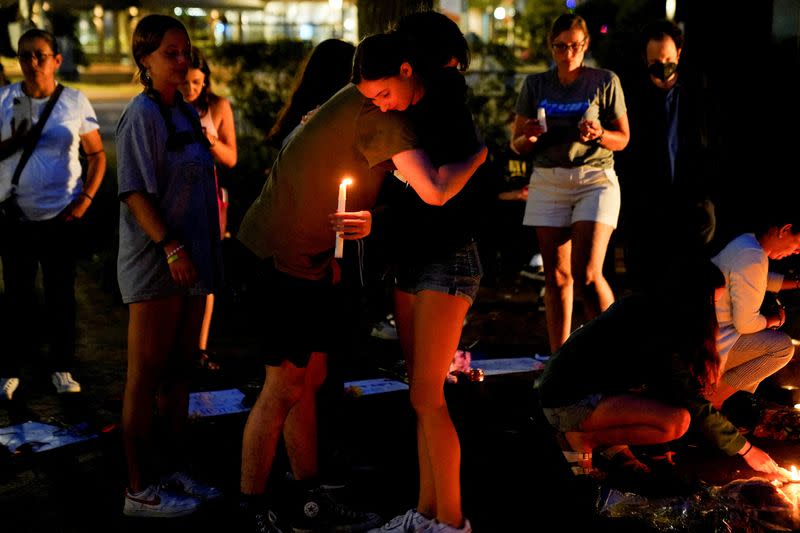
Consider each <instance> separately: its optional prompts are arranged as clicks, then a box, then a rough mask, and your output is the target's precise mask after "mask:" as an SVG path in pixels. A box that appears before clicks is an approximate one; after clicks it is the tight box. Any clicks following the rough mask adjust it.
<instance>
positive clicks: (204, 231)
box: [117, 94, 222, 303]
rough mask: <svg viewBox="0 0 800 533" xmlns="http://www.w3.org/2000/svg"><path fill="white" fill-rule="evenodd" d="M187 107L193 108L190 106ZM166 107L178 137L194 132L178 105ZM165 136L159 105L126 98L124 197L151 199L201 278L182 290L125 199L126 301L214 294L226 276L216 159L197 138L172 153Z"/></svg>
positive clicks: (120, 148)
mask: <svg viewBox="0 0 800 533" xmlns="http://www.w3.org/2000/svg"><path fill="white" fill-rule="evenodd" d="M186 109H187V110H188V111H189V112H190V113H195V112H194V111H193V110H192V109H191V108H190V107H189V106H186ZM169 111H170V113H171V118H172V121H173V124H174V125H175V131H176V132H177V133H178V135H184V136H185V135H187V134H191V132H192V131H193V130H192V124H191V122H190V121H189V119H188V117H187V116H186V114H184V112H183V111H181V110H180V109H179V108H178V105H175V106H173V107H171V108H170V109H169ZM195 115H196V113H195ZM168 137H169V135H168V131H167V126H166V124H165V121H164V118H163V117H162V116H161V112H160V111H159V108H158V104H156V103H155V102H154V101H153V100H152V99H151V98H149V97H148V96H146V95H144V94H140V95H138V96H136V97H135V98H133V100H131V101H130V103H128V106H127V107H126V108H125V111H123V113H122V117H121V118H120V120H119V124H118V125H117V179H118V183H119V195H120V198H122V197H124V196H125V195H126V194H128V193H131V192H144V193H148V194H150V195H151V196H152V198H153V201H154V203H155V205H156V207H157V208H158V210H159V212H160V214H161V216H162V217H163V218H164V220H165V222H166V224H167V228H168V229H169V231H170V233H171V234H172V235H174V236H175V238H176V239H177V240H178V241H179V242H180V243H181V244H183V245H184V247H185V250H186V251H187V252H188V253H189V255H190V256H191V258H192V261H193V262H194V266H195V268H196V269H197V272H198V275H199V279H198V281H197V283H196V284H195V285H193V286H192V287H190V288H189V289H184V288H181V287H178V286H177V285H176V284H175V282H174V281H173V279H172V275H171V274H170V270H169V266H168V265H167V259H166V256H165V255H164V250H163V249H162V248H161V247H159V246H157V245H156V244H155V243H154V242H153V241H152V240H151V239H150V237H148V236H147V234H146V233H145V232H144V230H142V227H141V226H140V225H139V223H138V222H137V221H136V219H135V218H134V217H133V214H132V213H131V212H130V210H129V209H128V206H127V204H126V203H125V202H122V203H121V205H120V216H119V256H118V258H117V278H118V280H119V288H120V291H121V293H122V301H123V302H125V303H130V302H136V301H140V300H150V299H153V298H157V297H161V296H170V295H181V294H185V295H195V296H196V295H204V294H209V293H212V292H214V289H215V288H216V287H217V285H218V283H219V280H220V278H221V264H222V261H221V253H220V240H219V212H218V207H217V194H216V188H215V182H214V160H213V158H212V156H211V153H210V152H209V150H208V148H206V147H205V146H204V145H203V144H201V143H199V142H191V143H189V144H186V145H185V146H183V147H182V148H180V149H177V150H173V151H170V150H168V149H167V139H168Z"/></svg>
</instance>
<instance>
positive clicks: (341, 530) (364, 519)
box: [292, 488, 382, 533]
mask: <svg viewBox="0 0 800 533" xmlns="http://www.w3.org/2000/svg"><path fill="white" fill-rule="evenodd" d="M381 522H382V520H381V517H380V516H378V515H377V514H375V513H365V512H362V511H356V510H354V509H351V508H350V507H348V506H346V505H343V504H341V503H338V502H337V501H336V500H334V498H333V496H331V494H330V492H328V491H327V490H325V489H323V488H317V489H314V490H311V491H309V492H308V494H307V495H306V498H305V502H304V503H303V508H302V511H301V512H300V513H298V515H297V516H296V518H295V519H294V522H293V524H292V529H293V531H294V533H318V532H320V531H324V532H326V533H364V532H366V531H369V530H370V529H373V528H376V527H378V526H379V525H381Z"/></svg>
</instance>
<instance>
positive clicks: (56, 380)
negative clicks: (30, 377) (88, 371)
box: [50, 372, 81, 394]
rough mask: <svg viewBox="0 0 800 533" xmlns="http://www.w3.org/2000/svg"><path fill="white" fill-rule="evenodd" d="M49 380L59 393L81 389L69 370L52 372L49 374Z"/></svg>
mask: <svg viewBox="0 0 800 533" xmlns="http://www.w3.org/2000/svg"><path fill="white" fill-rule="evenodd" d="M50 380H51V381H52V382H53V385H54V386H55V388H56V392H57V393H59V394H64V393H74V392H80V391H81V384H80V383H78V382H77V381H75V380H74V379H73V378H72V374H70V373H69V372H53V373H52V374H50Z"/></svg>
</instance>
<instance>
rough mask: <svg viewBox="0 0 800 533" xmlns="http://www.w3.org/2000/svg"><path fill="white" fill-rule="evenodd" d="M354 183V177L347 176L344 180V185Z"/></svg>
mask: <svg viewBox="0 0 800 533" xmlns="http://www.w3.org/2000/svg"><path fill="white" fill-rule="evenodd" d="M352 184H353V179H352V178H345V179H343V180H342V185H345V186H347V185H352Z"/></svg>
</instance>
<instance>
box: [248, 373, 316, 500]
mask: <svg viewBox="0 0 800 533" xmlns="http://www.w3.org/2000/svg"><path fill="white" fill-rule="evenodd" d="M305 372H306V369H305V368H298V367H296V366H294V365H293V364H292V363H290V362H288V361H284V362H283V363H282V364H281V366H270V367H267V377H266V380H265V381H264V387H263V388H262V389H261V393H260V394H259V395H258V399H257V400H256V403H255V405H253V408H252V409H251V410H250V415H249V416H248V417H247V423H246V424H245V426H244V436H243V438H242V472H241V480H240V488H241V491H242V493H243V494H263V493H264V491H265V489H266V484H267V479H269V474H270V472H271V470H272V463H273V460H274V459H275V450H276V448H277V446H278V440H279V439H280V437H281V434H282V433H283V428H284V424H285V422H286V417H287V416H288V415H289V411H290V410H291V409H292V407H294V406H295V404H297V402H299V401H300V398H301V397H302V395H303V387H304V385H305Z"/></svg>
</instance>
